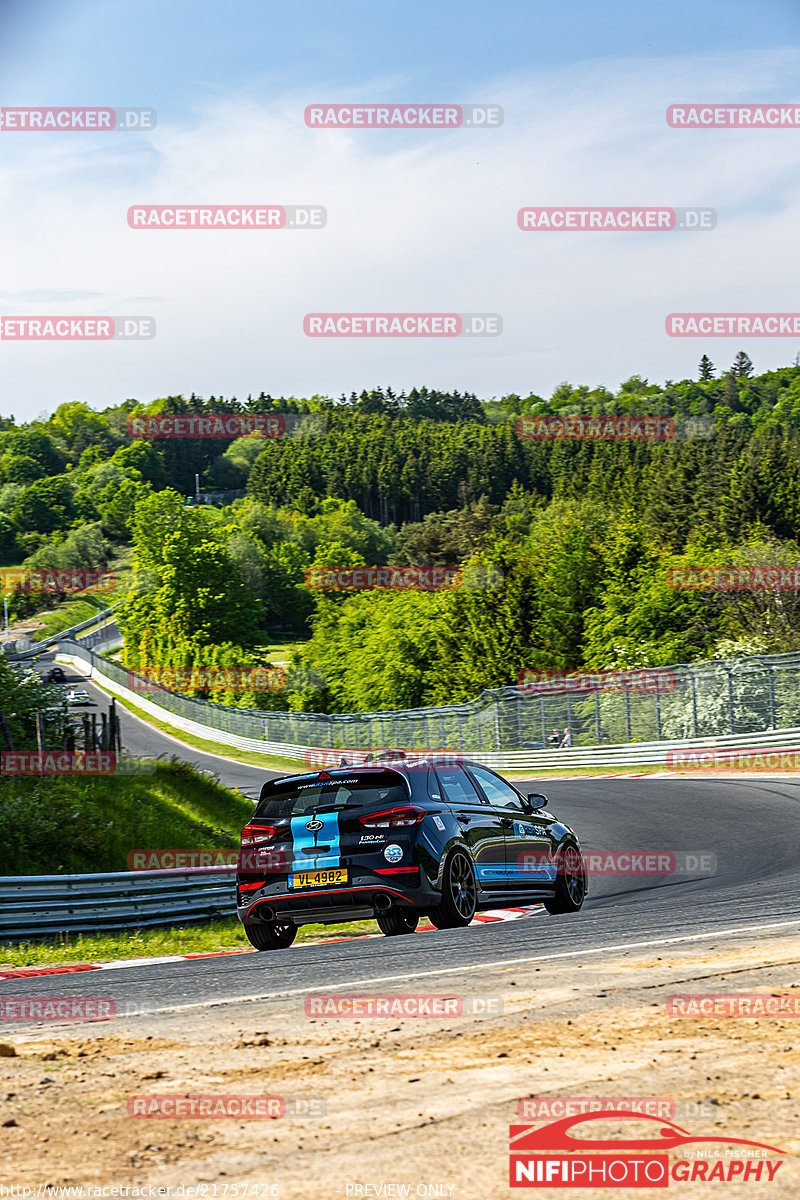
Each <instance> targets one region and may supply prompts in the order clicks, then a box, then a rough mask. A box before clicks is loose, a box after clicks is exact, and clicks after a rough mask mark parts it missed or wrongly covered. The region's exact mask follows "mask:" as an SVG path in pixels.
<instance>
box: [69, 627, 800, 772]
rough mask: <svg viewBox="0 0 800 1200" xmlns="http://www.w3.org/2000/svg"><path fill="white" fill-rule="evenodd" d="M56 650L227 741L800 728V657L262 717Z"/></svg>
mask: <svg viewBox="0 0 800 1200" xmlns="http://www.w3.org/2000/svg"><path fill="white" fill-rule="evenodd" d="M59 649H60V650H61V651H62V652H63V653H64V654H68V655H70V656H71V657H73V658H75V659H77V660H80V661H83V662H85V663H86V664H87V665H89V666H91V667H93V668H96V669H97V670H98V672H101V673H102V674H103V675H104V676H105V677H106V678H107V679H109V680H111V681H113V682H114V683H116V684H118V685H119V686H121V687H123V688H126V689H129V690H132V691H133V692H135V693H139V694H140V695H141V696H142V697H143V698H146V699H147V700H148V701H149V702H150V703H152V704H154V705H156V706H158V707H160V708H163V709H164V710H166V711H167V712H169V713H173V714H175V715H176V716H178V717H181V718H183V719H185V720H189V721H194V722H197V723H198V724H201V725H204V726H206V727H207V728H209V729H217V730H220V731H223V732H225V733H226V734H228V735H233V736H236V737H242V738H247V739H251V740H254V741H258V742H268V743H272V744H277V743H282V744H286V745H289V744H291V745H294V746H295V747H309V746H310V747H317V748H321V749H326V748H330V749H337V750H338V749H342V750H348V749H349V750H370V749H377V748H385V747H402V748H403V749H420V750H426V749H427V750H430V749H435V750H453V751H462V752H470V753H475V752H478V753H487V752H492V751H502V750H540V749H546V748H547V747H548V746H552V745H553V744H554V741H553V738H554V731H555V730H558V732H559V735H560V736H561V737H563V734H564V732H565V730H569V731H570V737H571V742H572V746H573V747H580V746H612V745H613V746H619V745H622V744H625V743H659V742H675V741H682V740H685V739H696V738H714V737H728V736H737V737H747V736H748V735H751V734H752V735H756V734H759V733H764V732H766V731H769V730H778V729H789V728H796V727H798V726H800V654H782V655H764V656H759V657H748V658H746V659H739V660H731V661H720V660H715V661H713V662H707V663H693V664H692V665H691V666H688V665H685V664H680V665H677V666H673V667H669V668H663V669H659V670H657V671H656V670H654V671H653V672H652V673H650V674H648V673H644V674H643V673H642V672H630V673H619V674H618V675H616V676H613V677H612V676H610V675H608V674H607V673H606V674H601V675H597V676H580V677H579V678H577V679H575V680H572V681H570V680H567V681H564V682H560V681H558V680H553V679H550V680H545V681H541V680H540V681H534V682H533V683H530V684H527V685H523V686H520V687H503V688H492V689H488V690H486V691H484V692H482V693H481V695H480V696H479V697H478V698H477V699H475V700H472V701H470V702H468V703H464V704H450V705H441V706H438V707H431V708H419V709H404V710H396V711H384V712H367V713H305V712H283V711H269V712H266V711H259V710H254V709H246V708H236V707H232V706H229V705H225V704H217V703H214V702H212V701H207V700H202V699H198V698H195V697H191V696H184V695H182V694H181V693H178V692H173V691H169V690H167V689H166V688H163V687H160V686H156V685H155V684H153V683H151V682H149V681H148V680H146V679H143V678H141V677H139V676H137V675H135V674H134V673H133V672H131V671H128V670H126V669H125V668H124V667H121V666H120V665H119V664H117V663H115V662H113V661H110V660H108V659H104V658H100V657H99V656H98V655H95V654H94V653H93V652H92V651H91V650H90V649H89V648H87V647H86V646H85V645H81V644H80V643H78V642H75V641H62V642H60V643H59Z"/></svg>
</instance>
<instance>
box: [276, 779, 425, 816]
mask: <svg viewBox="0 0 800 1200" xmlns="http://www.w3.org/2000/svg"><path fill="white" fill-rule="evenodd" d="M387 775H390V773H389V772H381V775H379V776H378V777H377V778H373V779H356V778H352V777H351V778H346V779H333V780H331V781H330V782H327V781H321V780H305V781H302V780H286V781H283V780H280V779H279V780H276V782H275V783H274V784H267V785H266V786H265V787H264V789H263V790H262V793H261V799H260V801H259V804H258V808H257V809H256V813H255V815H256V816H257V817H267V816H269V817H302V816H305V815H306V814H308V813H315V812H332V811H336V812H338V811H340V810H341V809H359V808H360V809H372V808H378V807H384V806H385V807H386V808H391V807H393V806H394V805H395V804H407V803H408V792H407V791H406V788H405V786H404V785H403V783H402V781H401V780H400V778H399V777H398V776H397V775H395V774H394V773H391V775H390V778H386V776H387ZM267 789H269V790H267Z"/></svg>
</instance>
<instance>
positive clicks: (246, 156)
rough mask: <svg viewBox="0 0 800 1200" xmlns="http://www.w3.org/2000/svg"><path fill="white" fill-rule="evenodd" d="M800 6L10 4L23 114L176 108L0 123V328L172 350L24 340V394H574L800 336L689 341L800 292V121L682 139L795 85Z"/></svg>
mask: <svg viewBox="0 0 800 1200" xmlns="http://www.w3.org/2000/svg"><path fill="white" fill-rule="evenodd" d="M799 66H800V8H799V7H798V5H797V3H796V2H795V3H783V2H779V0H753V2H750V0H726V2H724V3H723V2H719V3H718V2H717V0H707V2H704V0H694V2H692V3H689V2H687V0H676V2H675V3H672V4H671V5H670V6H668V7H667V6H659V7H657V8H653V9H649V8H648V7H647V6H643V5H641V4H640V3H636V4H634V3H628V2H627V0H609V2H608V3H606V4H604V5H597V4H595V3H588V2H587V3H582V2H581V3H578V2H575V0H572V2H570V0H563V2H560V3H559V2H554V3H550V2H549V0H548V2H537V0H527V2H517V0H496V2H495V3H493V4H492V5H485V4H478V3H474V2H473V0H458V2H457V3H456V2H451V0H426V2H424V3H423V2H420V0H344V2H341V3H337V4H336V5H329V4H321V3H316V2H310V3H306V4H303V5H289V4H281V5H278V4H274V3H272V2H271V0H226V3H225V4H222V5H221V4H219V3H213V4H212V3H210V2H209V0H191V3H190V2H188V0H139V2H138V3H136V4H131V3H121V2H119V0H57V2H53V0H0V80H1V81H2V83H1V84H0V103H2V105H3V106H6V107H8V106H13V107H23V106H31V107H32V106H40V107H41V106H48V105H59V106H80V105H86V106H96V105H110V106H114V107H119V106H134V107H147V108H154V109H156V110H157V113H158V123H157V126H156V128H155V129H153V130H150V131H147V132H142V131H137V132H133V131H130V132H120V131H113V132H96V133H95V132H87V131H83V132H66V131H65V132H24V131H12V130H10V129H6V128H4V129H2V130H0V151H1V152H2V171H1V172H0V260H1V261H2V268H3V269H2V273H0V315H2V316H5V317H17V316H24V317H28V316H47V315H59V316H74V317H77V316H81V315H106V314H111V315H114V316H117V317H124V316H128V315H137V316H140V315H148V316H150V317H152V318H153V319H154V320H155V324H156V336H155V337H153V338H152V339H150V340H140V341H130V342H124V341H123V342H120V341H114V342H109V343H79V342H68V343H67V342H61V343H53V342H36V341H23V342H14V341H9V340H7V339H2V340H0V369H1V370H2V381H3V382H2V401H1V402H0V412H2V413H3V415H8V414H9V413H13V414H14V415H15V416H16V418H17V420H23V419H30V418H32V417H33V416H35V415H37V414H38V413H40V412H42V411H46V410H52V409H53V408H54V407H55V406H56V405H57V404H59V403H61V402H62V401H65V400H76V399H79V400H85V401H87V402H88V403H89V404H91V405H93V406H96V407H105V406H106V405H110V404H116V403H119V402H120V401H121V400H123V399H125V398H126V397H136V398H137V399H139V400H142V401H148V400H150V399H152V398H154V397H156V396H163V395H167V394H174V393H183V394H184V395H189V394H190V393H191V392H196V393H198V394H201V395H209V394H211V393H214V394H217V395H219V394H224V395H227V396H230V395H238V396H240V397H243V396H246V395H247V393H249V392H252V393H258V392H260V391H262V390H264V391H267V392H270V393H272V394H273V395H286V396H290V395H294V396H304V395H311V394H313V393H325V394H328V395H334V396H335V395H338V394H340V393H342V392H349V391H351V390H360V389H362V388H365V387H367V388H368V387H372V386H376V385H383V386H386V385H390V386H392V387H393V388H394V389H395V390H400V389H402V388H410V387H412V386H414V385H417V386H421V385H423V384H427V385H428V386H429V387H438V388H447V389H451V388H458V389H461V390H470V391H474V392H477V393H478V395H480V396H482V397H490V396H500V395H503V394H505V393H507V392H518V393H520V394H527V393H529V392H531V391H532V392H536V393H538V394H540V395H548V394H549V393H550V392H551V391H552V389H553V388H554V387H555V386H556V385H557V384H558V383H559V382H561V381H562V380H565V379H566V380H569V381H570V382H571V383H573V384H575V385H577V384H580V383H586V384H588V385H590V386H594V385H597V384H605V385H606V386H607V387H611V388H615V387H616V386H617V385H618V384H619V383H620V382H621V381H622V380H623V379H625V378H627V377H628V376H630V375H632V374H634V373H636V374H640V375H643V376H646V377H648V378H650V379H651V380H653V381H662V380H664V379H667V378H671V379H679V378H683V377H686V376H693V375H696V364H697V361H698V359H699V358H700V355H701V354H702V353H704V352H705V353H707V354H709V356H710V357H711V358H712V359H713V361H714V362H715V363H716V364H717V367H718V369H722V368H725V367H727V366H728V365H729V364H730V362H731V361H732V359H733V357H734V355H735V353H736V352H737V350H739V349H745V350H747V352H748V353H749V354H750V356H751V358H752V359H753V361H754V363H755V366H756V369H757V370H768V369H770V368H773V367H776V366H780V365H783V364H786V363H789V362H793V361H794V359H795V355H796V354H798V352H800V337H797V338H790V337H781V338H753V337H751V338H747V337H734V338H730V337H707V338H701V339H697V338H691V339H679V338H671V337H668V336H667V334H666V331H665V326H664V322H665V317H666V316H667V314H668V313H670V312H673V311H681V312H682V311H698V312H767V311H769V312H793V311H800V301H798V296H797V291H796V284H795V279H796V274H797V268H796V247H797V243H798V235H797V229H798V223H799V218H800V153H799V151H800V128H797V129H793V128H778V129H751V130H747V129H725V128H723V129H702V130H689V129H686V130H682V129H673V128H670V127H669V126H668V124H667V121H666V115H665V114H666V109H667V107H668V105H670V104H674V103H681V102H686V103H697V104H700V103H707V102H718V103H726V104H728V103H734V102H735V103H754V102H773V103H777V102H787V103H788V102H797V103H798V105H799V106H800V88H798V87H797V82H796V81H797V78H798V67H799ZM323 102H330V103H345V102H357V103H367V102H387V103H416V102H420V103H431V102H452V103H486V104H495V105H502V107H503V110H504V122H503V124H502V126H501V127H499V128H491V129H489V128H484V129H477V128H470V129H467V128H460V129H431V130H399V129H352V130H346V129H310V128H308V127H307V126H306V125H305V123H304V110H305V107H306V105H308V104H312V103H323ZM156 204H175V205H186V204H231V205H232V204H241V205H254V204H314V205H322V206H324V208H325V209H326V212H327V224H326V226H325V228H323V229H315V230H289V229H284V230H258V229H254V230H221V229H210V230H197V229H194V230H193V229H176V230H165V229H131V228H129V226H128V224H127V216H126V214H127V211H128V208H129V207H130V206H132V205H156ZM547 205H550V206H557V205H575V206H605V205H618V206H627V205H637V206H638V205H652V206H660V207H663V206H702V207H711V208H713V209H714V210H716V213H717V226H716V228H715V229H713V230H711V231H702V232H700V231H697V232H685V231H684V232H679V231H670V232H662V233H658V232H652V233H650V232H629V233H623V232H580V231H574V232H573V231H565V232H560V233H556V232H550V233H547V232H539V231H537V232H527V233H525V232H522V231H520V229H519V228H518V226H517V211H518V209H519V208H521V207H523V206H547ZM309 312H458V313H499V314H501V315H502V318H503V332H502V335H501V336H499V337H493V338H465V337H459V338H454V339H420V338H417V339H411V338H338V339H322V338H319V339H312V338H309V337H307V336H306V335H305V334H304V332H303V317H304V315H305V314H306V313H309Z"/></svg>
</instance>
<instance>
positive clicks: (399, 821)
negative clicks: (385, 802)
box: [358, 806, 425, 829]
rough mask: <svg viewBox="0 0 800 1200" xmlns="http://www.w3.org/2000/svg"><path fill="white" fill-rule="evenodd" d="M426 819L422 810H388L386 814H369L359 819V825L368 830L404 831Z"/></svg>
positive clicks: (407, 808) (408, 808)
mask: <svg viewBox="0 0 800 1200" xmlns="http://www.w3.org/2000/svg"><path fill="white" fill-rule="evenodd" d="M424 819H425V811H424V809H422V808H411V807H410V806H409V807H406V808H387V809H385V811H384V812H377V813H367V815H366V816H364V817H359V818H358V820H359V824H361V825H366V826H367V828H368V829H404V828H406V827H407V826H409V825H419V823H420V821H422V820H424Z"/></svg>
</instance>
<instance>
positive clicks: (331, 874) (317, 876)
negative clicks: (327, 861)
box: [289, 867, 347, 888]
mask: <svg viewBox="0 0 800 1200" xmlns="http://www.w3.org/2000/svg"><path fill="white" fill-rule="evenodd" d="M331 883H347V871H346V870H345V868H344V867H337V868H336V869H335V870H330V871H298V872H297V873H296V874H294V875H290V876H289V887H290V888H315V887H328V885H329V884H331Z"/></svg>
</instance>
